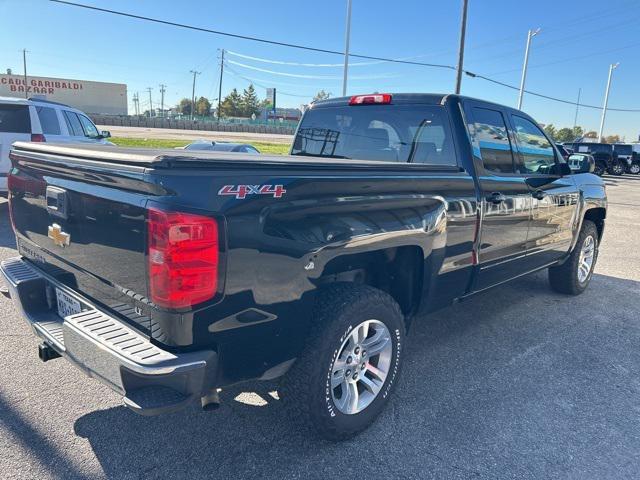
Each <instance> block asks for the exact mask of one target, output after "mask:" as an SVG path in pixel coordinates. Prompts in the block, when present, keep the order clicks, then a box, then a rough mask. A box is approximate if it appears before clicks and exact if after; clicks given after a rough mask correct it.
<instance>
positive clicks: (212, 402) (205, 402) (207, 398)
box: [200, 388, 220, 412]
mask: <svg viewBox="0 0 640 480" xmlns="http://www.w3.org/2000/svg"><path fill="white" fill-rule="evenodd" d="M200 403H201V404H202V410H204V411H205V412H210V411H211V410H217V409H218V408H220V390H219V389H218V388H212V389H211V390H210V391H209V393H207V394H206V395H204V396H203V397H202V398H200Z"/></svg>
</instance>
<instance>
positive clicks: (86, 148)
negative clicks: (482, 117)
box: [11, 142, 460, 172]
mask: <svg viewBox="0 0 640 480" xmlns="http://www.w3.org/2000/svg"><path fill="white" fill-rule="evenodd" d="M11 151H12V152H13V153H15V154H17V155H25V156H28V157H29V158H31V159H35V160H37V159H38V158H41V159H43V160H44V159H45V158H46V160H59V161H63V162H64V161H68V162H74V161H79V162H82V161H88V162H96V163H110V164H120V165H128V166H134V167H143V168H145V167H149V168H170V167H192V168H197V167H207V166H209V167H211V166H213V165H216V166H217V165H220V166H223V165H229V164H234V165H235V166H238V165H248V166H250V165H270V166H274V167H292V166H307V167H311V166H315V167H318V166H331V167H336V168H341V167H342V168H354V167H361V168H365V167H369V168H370V167H372V166H376V167H378V168H380V169H385V168H393V169H397V168H398V166H399V164H398V162H385V161H375V160H355V159H333V158H326V157H303V156H293V155H266V154H260V155H248V154H245V153H236V152H207V151H199V150H179V149H167V148H130V147H129V148H127V147H118V146H115V145H100V144H92V145H79V144H68V143H37V142H15V143H14V144H13V148H12V150H11ZM402 166H403V167H409V168H411V169H418V170H434V169H435V170H439V171H442V170H445V171H455V172H458V171H460V169H459V168H458V167H447V166H444V167H443V166H433V165H426V164H418V163H415V164H412V163H402Z"/></svg>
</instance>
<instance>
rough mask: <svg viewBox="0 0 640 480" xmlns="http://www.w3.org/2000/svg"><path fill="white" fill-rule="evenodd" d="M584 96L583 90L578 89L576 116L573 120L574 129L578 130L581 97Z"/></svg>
mask: <svg viewBox="0 0 640 480" xmlns="http://www.w3.org/2000/svg"><path fill="white" fill-rule="evenodd" d="M581 95H582V88H579V89H578V101H577V102H576V116H575V117H574V119H573V129H574V130H575V129H576V126H577V125H578V110H579V109H580V96H581Z"/></svg>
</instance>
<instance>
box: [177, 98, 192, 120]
mask: <svg viewBox="0 0 640 480" xmlns="http://www.w3.org/2000/svg"><path fill="white" fill-rule="evenodd" d="M176 108H177V109H178V112H180V113H181V114H182V115H187V116H188V115H191V100H190V99H188V98H183V99H182V100H180V103H178V106H177V107H176Z"/></svg>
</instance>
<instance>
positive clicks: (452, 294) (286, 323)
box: [1, 94, 607, 439]
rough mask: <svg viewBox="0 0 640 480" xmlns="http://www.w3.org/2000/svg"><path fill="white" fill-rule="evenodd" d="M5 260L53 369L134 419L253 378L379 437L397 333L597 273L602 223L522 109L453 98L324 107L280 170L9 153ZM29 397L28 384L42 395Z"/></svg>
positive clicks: (400, 336) (212, 158) (324, 422)
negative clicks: (9, 227)
mask: <svg viewBox="0 0 640 480" xmlns="http://www.w3.org/2000/svg"><path fill="white" fill-rule="evenodd" d="M11 160H12V170H11V173H10V176H9V190H10V195H9V198H10V212H11V220H12V224H13V228H14V230H15V234H16V238H17V248H18V251H19V254H20V256H19V257H16V258H13V259H10V260H7V261H5V262H3V263H2V265H1V271H2V273H3V275H4V278H5V280H6V283H7V284H8V286H9V289H10V294H11V296H12V298H13V299H14V300H15V302H16V304H17V305H18V307H19V308H20V310H21V313H22V314H23V315H24V317H25V318H26V319H27V321H28V322H29V324H30V325H31V327H32V328H33V330H34V332H35V334H36V335H37V336H38V337H40V338H41V339H42V344H41V345H40V351H39V352H40V357H41V358H42V359H43V360H49V359H52V358H56V357H58V356H63V357H66V358H67V359H68V360H69V361H70V362H71V363H73V364H75V365H76V366H78V367H80V368H81V369H82V370H84V371H85V372H86V373H87V374H89V375H91V376H93V377H95V378H97V379H99V380H101V381H102V382H104V383H106V384H107V385H109V386H110V387H111V388H112V389H114V390H116V391H117V392H119V393H120V394H122V396H123V397H124V403H125V404H126V405H127V406H128V407H130V408H131V409H133V410H135V411H136V412H138V413H141V414H148V415H151V414H157V413H162V412H169V411H173V410H176V409H178V408H180V407H183V406H185V405H186V404H188V403H189V402H192V401H194V400H201V402H202V405H203V406H205V407H206V406H209V405H213V404H215V402H216V401H217V391H218V390H219V389H220V388H224V387H225V386H228V385H231V384H234V383H237V382H241V381H246V380H255V379H260V380H274V379H276V378H280V377H282V383H281V387H280V388H279V391H280V396H281V398H282V400H283V401H286V402H288V403H289V405H291V406H292V407H293V408H294V411H295V412H297V414H296V415H293V417H295V418H301V419H304V421H305V422H307V423H310V424H311V425H313V426H314V427H315V428H316V429H317V431H318V432H319V433H320V434H321V435H323V436H325V437H327V438H331V439H341V438H347V437H349V436H351V435H354V434H355V433H357V432H359V431H360V430H362V429H364V428H366V426H368V425H369V424H370V423H371V422H372V421H373V420H374V419H375V417H376V416H377V415H378V414H379V413H380V411H381V410H382V408H383V407H384V405H385V403H386V402H387V401H388V399H389V395H390V393H391V391H392V390H393V388H394V387H395V385H396V384H397V382H398V374H399V372H400V369H401V367H402V363H403V357H404V351H405V349H406V343H405V333H406V332H407V329H408V327H409V326H410V325H411V322H412V321H413V320H414V319H416V318H420V319H424V316H420V317H418V314H419V313H425V312H429V311H433V310H435V309H438V308H442V307H445V306H447V305H450V304H451V303H452V302H454V301H457V300H462V299H465V298H467V297H469V296H470V295H473V294H476V293H478V292H483V291H485V290H487V289H489V288H490V287H493V286H496V285H499V284H501V283H503V282H506V281H508V280H511V279H514V278H517V277H520V276H522V275H525V274H527V273H530V272H535V271H537V270H541V269H548V270H549V279H550V283H551V286H552V287H553V288H554V289H555V290H557V291H558V292H562V293H564V294H573V295H575V294H579V293H582V292H583V291H584V290H585V288H586V287H587V285H588V284H589V281H590V279H591V276H592V274H593V269H594V266H595V263H596V259H597V255H598V248H599V245H600V241H601V239H602V234H603V230H604V223H605V216H606V208H607V202H606V194H605V187H604V184H603V182H602V180H601V179H600V178H598V177H597V176H595V175H592V174H591V173H589V172H590V170H592V169H593V165H592V164H591V165H588V164H587V165H585V166H584V168H582V170H580V171H578V172H575V173H574V174H572V173H571V170H570V168H569V166H568V165H567V164H566V163H564V161H563V159H562V157H561V156H560V154H559V152H558V151H557V150H556V148H555V146H554V145H553V144H552V142H550V140H549V139H548V137H547V136H546V135H545V134H544V132H543V131H542V130H541V129H540V128H539V127H538V124H537V123H536V122H535V121H534V120H532V119H531V118H530V117H529V116H527V115H526V114H524V113H523V112H521V111H518V110H514V109H511V108H507V107H503V106H500V105H496V104H493V103H488V102H484V101H480V100H474V99H471V98H466V97H461V96H456V95H428V94H394V95H389V94H372V95H361V96H355V97H351V98H337V99H331V100H326V101H321V102H317V103H315V104H313V105H312V107H311V108H310V109H309V110H308V111H307V112H306V113H305V115H304V117H303V119H302V120H301V122H300V125H299V127H298V130H297V133H296V136H295V140H294V142H293V146H292V149H291V154H290V155H289V156H267V155H245V154H234V153H225V152H209V153H207V152H194V151H188V150H146V149H125V148H118V147H108V146H107V147H96V146H79V145H78V146H74V145H55V144H46V143H16V144H14V146H13V149H12V152H11ZM34 388H35V387H34Z"/></svg>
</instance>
